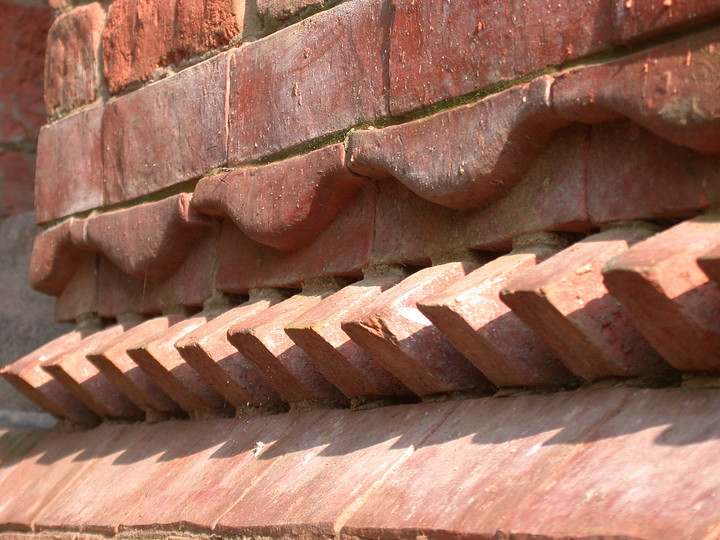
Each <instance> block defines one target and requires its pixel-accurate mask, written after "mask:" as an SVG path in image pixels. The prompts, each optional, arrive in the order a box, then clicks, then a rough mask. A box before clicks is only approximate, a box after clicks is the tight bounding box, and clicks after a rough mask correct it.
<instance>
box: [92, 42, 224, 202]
mask: <svg viewBox="0 0 720 540" xmlns="http://www.w3.org/2000/svg"><path fill="white" fill-rule="evenodd" d="M226 62H227V55H226V54H221V55H218V56H216V57H214V58H211V59H210V60H207V61H205V62H202V63H200V64H197V65H194V66H192V67H190V68H188V69H186V70H184V71H182V72H180V73H178V74H177V75H173V76H172V77H169V78H167V79H164V80H162V81H158V82H156V83H153V84H151V85H149V86H146V87H144V88H141V89H140V90H136V91H135V92H131V93H130V94H127V95H124V96H121V97H119V98H117V99H115V100H112V101H110V102H109V103H108V104H107V106H106V107H105V115H104V118H103V129H102V137H103V162H104V167H105V169H104V172H105V182H104V188H105V191H104V193H105V202H106V203H107V204H114V203H119V202H123V201H127V200H129V199H133V198H135V197H140V196H142V195H147V194H148V193H153V192H155V191H158V190H160V189H162V188H166V187H168V186H171V185H174V184H178V183H180V182H184V181H186V180H190V179H193V178H197V177H198V176H200V175H201V174H203V173H205V172H207V171H208V170H210V169H212V168H214V167H219V166H221V165H223V164H224V163H225V162H226V160H227V139H226V126H225V118H226V115H225V80H226V77H227V73H226V71H227V64H226ZM158 133H162V134H163V136H162V137H158Z"/></svg>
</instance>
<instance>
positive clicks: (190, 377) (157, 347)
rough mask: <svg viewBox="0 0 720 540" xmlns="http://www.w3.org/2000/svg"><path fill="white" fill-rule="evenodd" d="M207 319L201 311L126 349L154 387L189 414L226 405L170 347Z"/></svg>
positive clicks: (223, 407)
mask: <svg viewBox="0 0 720 540" xmlns="http://www.w3.org/2000/svg"><path fill="white" fill-rule="evenodd" d="M208 319H209V317H208V315H206V314H205V313H202V312H201V313H199V314H197V315H196V316H193V317H190V318H188V319H185V320H184V321H182V322H179V323H177V324H174V325H173V326H171V327H170V328H168V329H167V330H166V331H164V332H160V333H158V334H155V335H154V336H153V337H151V338H150V339H148V340H146V341H144V342H143V343H141V344H138V345H136V346H134V347H131V348H129V349H127V354H128V355H130V358H132V359H133V360H134V361H135V363H136V364H137V365H138V366H140V367H141V368H142V370H143V371H145V373H147V374H148V375H149V376H150V378H151V379H152V380H153V382H154V383H155V384H156V385H157V386H158V388H160V389H161V390H162V391H163V392H164V393H165V394H166V395H167V396H168V397H169V398H170V399H172V400H173V401H174V402H176V403H177V404H178V405H179V406H180V407H181V408H182V409H183V410H184V411H187V412H188V413H190V414H191V415H202V414H203V413H205V412H207V411H215V412H225V411H226V409H227V408H228V402H227V400H226V399H225V398H224V397H223V396H222V395H220V394H218V393H217V392H216V391H215V390H214V389H213V388H212V387H211V386H210V385H209V384H208V383H207V382H206V381H205V379H203V378H202V377H201V376H200V374H199V373H198V372H197V371H195V370H194V369H193V368H192V367H191V366H190V365H189V364H187V363H186V362H185V360H183V358H182V357H181V356H180V353H178V351H177V349H175V347H174V345H175V343H176V342H177V341H178V340H179V339H180V338H182V337H183V336H185V335H186V334H189V333H190V332H192V331H193V330H195V329H196V328H199V327H200V326H202V325H204V324H205V323H207V322H208Z"/></svg>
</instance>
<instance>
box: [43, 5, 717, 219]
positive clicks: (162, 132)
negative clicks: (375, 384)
mask: <svg viewBox="0 0 720 540" xmlns="http://www.w3.org/2000/svg"><path fill="white" fill-rule="evenodd" d="M435 3H437V2H434V0H432V1H431V0H427V1H425V2H419V3H413V4H412V6H414V7H413V8H412V9H415V8H417V9H420V10H422V9H425V8H428V6H429V5H430V4H435ZM605 3H606V4H609V3H610V2H605ZM533 4H537V6H535V7H538V6H541V5H542V6H545V4H549V3H548V2H546V1H545V0H542V1H541V0H537V1H535V2H533ZM601 4H602V3H597V5H594V6H593V7H591V8H587V9H591V10H593V9H600V7H599V6H600V5H601ZM583 5H584V4H583ZM421 6H425V7H424V8H423V7H421ZM113 7H114V5H113ZM78 9H80V8H78ZM83 9H90V8H89V6H83ZM98 9H99V8H98ZM409 9H411V8H410V7H409V6H404V5H402V6H401V5H398V6H395V7H394V10H395V11H393V13H394V14H395V16H394V18H393V21H394V23H398V21H399V20H400V19H401V18H402V17H401V15H400V14H401V13H403V12H407V11H408V10H409ZM428 9H429V8H428ZM438 9H439V7H438ZM457 9H459V10H465V9H475V8H466V7H459V8H457ZM488 9H491V8H488ZM492 9H494V8H492ZM538 9H540V8H539V7H538ZM553 9H555V8H554V7H553ZM112 11H113V9H111V13H112ZM567 11H569V10H567V9H564V10H563V12H564V13H565V12H567ZM389 13H390V12H389V11H388V7H387V6H386V5H385V3H384V2H383V1H381V0H374V1H373V2H359V1H358V0H350V1H347V2H343V3H341V4H340V5H338V6H335V7H333V8H332V9H328V10H326V11H323V12H321V13H318V14H317V15H315V16H313V17H310V18H308V19H306V20H304V21H301V22H300V23H298V24H295V25H292V26H290V27H288V28H285V29H283V30H280V31H278V32H276V33H274V34H271V35H269V36H267V37H265V38H263V39H259V40H256V41H253V42H251V43H247V44H245V45H244V46H242V47H240V48H237V49H231V50H228V51H225V52H222V53H219V54H218V55H216V56H214V57H212V58H210V59H208V60H206V61H204V62H200V63H198V64H195V65H192V66H190V67H188V68H187V69H185V70H183V71H181V72H179V73H177V74H175V75H173V76H171V77H168V78H166V79H163V80H160V81H157V82H154V83H152V84H149V85H147V86H145V87H143V88H140V89H138V90H135V91H133V92H130V93H128V94H125V95H121V96H118V97H115V98H113V99H110V100H109V101H108V102H107V103H106V104H104V105H102V106H97V107H94V108H91V109H88V110H84V111H81V112H78V113H76V114H73V115H71V116H68V117H65V118H63V119H62V120H60V121H58V122H55V123H53V124H51V125H49V126H46V127H45V128H43V130H42V132H41V136H40V143H39V144H40V147H39V160H38V173H37V184H38V185H37V201H38V207H37V208H38V212H37V214H38V220H39V221H40V222H43V223H44V222H47V221H52V220H55V219H58V218H61V217H64V216H67V215H69V214H71V213H75V212H79V211H87V210H91V209H93V208H98V207H102V206H105V205H112V204H116V203H123V202H127V201H130V200H134V199H137V198H139V197H142V196H145V195H148V194H150V193H157V192H162V191H163V190H165V189H168V188H169V187H170V186H174V185H176V184H179V183H183V182H187V181H190V180H195V179H197V178H199V177H201V176H203V175H210V174H211V173H212V172H213V171H214V170H215V169H217V168H218V167H225V166H228V165H229V166H230V167H238V166H243V165H248V164H253V163H257V162H259V161H263V160H268V159H275V158H277V157H281V156H283V155H286V154H288V153H305V152H306V151H307V150H308V148H311V147H314V145H318V144H321V143H323V142H327V141H329V140H340V139H341V138H342V135H343V134H346V133H347V131H348V130H349V129H351V128H357V127H358V126H365V125H367V124H374V123H377V122H378V121H381V120H383V119H384V118H387V117H388V116H392V115H394V114H395V113H396V112H397V111H394V110H393V109H392V106H389V105H388V88H387V84H388V77H389V80H390V82H391V83H392V80H393V78H394V77H400V76H401V75H400V73H401V71H402V70H393V67H392V62H391V66H390V68H389V73H391V74H392V76H388V67H387V66H386V64H385V62H384V60H383V57H384V55H385V54H386V49H387V47H388V45H387V43H386V41H387V40H388V39H389V40H390V48H391V49H392V50H395V49H394V48H393V47H392V43H393V41H392V39H393V36H395V33H394V32H393V31H390V34H389V36H390V37H388V31H389V30H388V25H389V24H390V19H391V17H390V15H389ZM573 13H575V12H574V11H573ZM580 13H582V10H578V15H575V14H574V15H573V16H581V15H580ZM687 14H688V16H690V12H688V13H687ZM68 15H69V14H65V15H63V17H66V16H68ZM488 24H489V23H488ZM553 24H555V23H553ZM540 26H542V25H540ZM417 28H423V27H422V26H419V27H417ZM569 28H572V30H573V31H574V30H576V28H574V27H569ZM358 35H362V36H363V37H362V39H359V38H357V36H358ZM413 35H414V34H413ZM450 35H451V36H452V34H450ZM586 37H587V36H586ZM413 39H415V38H413ZM718 41H720V38H719V37H718V31H717V30H716V29H714V30H708V31H705V32H702V33H697V34H693V35H691V36H689V37H688V38H687V39H685V40H683V41H675V42H671V43H668V44H662V45H658V46H656V47H654V48H649V49H647V50H643V51H641V52H635V53H634V54H631V55H629V56H624V57H618V58H616V59H613V60H608V61H605V62H603V63H599V64H596V65H592V64H591V65H584V66H582V67H579V68H575V69H572V70H570V71H566V72H563V73H561V74H559V75H557V76H556V77H551V76H549V75H544V76H540V77H538V78H537V79H535V80H533V81H532V82H529V83H523V84H517V85H515V86H512V87H510V88H508V89H505V90H502V91H499V92H496V93H494V94H492V95H490V96H488V97H486V98H485V99H481V100H479V101H475V102H474V103H471V104H469V105H463V106H460V107H456V108H453V109H450V110H444V111H442V112H439V113H437V114H435V115H433V116H430V117H428V118H424V119H421V120H416V121H410V122H405V123H402V124H399V125H394V126H392V127H387V128H384V129H376V130H360V131H352V132H351V133H350V137H349V148H348V150H349V155H350V161H349V167H350V170H351V171H354V172H358V173H359V174H362V175H365V176H371V177H382V176H388V175H389V176H394V177H396V178H397V179H399V180H400V181H401V182H403V183H404V184H405V185H406V186H407V187H409V188H410V189H411V190H413V191H414V192H416V193H418V194H419V195H420V196H421V197H423V198H425V199H427V200H429V201H431V202H435V203H438V204H441V205H444V206H449V207H452V208H476V207H478V206H482V205H485V204H487V203H488V202H490V201H493V200H496V199H498V198H500V197H502V196H503V195H505V194H506V193H507V192H508V190H509V189H510V188H511V187H512V186H513V185H515V184H516V183H517V182H519V181H520V180H521V179H522V177H523V176H524V175H525V174H526V173H527V171H528V169H529V167H530V165H531V163H532V162H533V161H534V159H535V158H536V157H537V156H538V154H539V153H540V152H541V151H542V149H543V148H544V146H545V144H546V143H547V142H548V139H549V138H551V136H552V135H553V134H554V133H556V132H557V131H558V130H560V129H562V128H563V127H564V126H567V125H569V124H570V123H573V122H581V123H589V124H596V123H598V122H605V121H610V120H617V119H621V118H630V119H631V120H633V121H634V122H636V123H638V124H639V125H641V126H643V127H644V128H646V129H647V130H649V131H650V132H652V133H654V134H656V135H658V136H659V137H660V138H662V139H665V140H668V141H670V142H672V143H675V144H677V145H680V146H682V147H687V148H690V149H693V150H696V151H698V152H702V153H712V154H717V153H718V151H719V150H720V143H719V142H718V136H717V131H718V129H717V126H716V123H717V121H716V118H717V114H716V110H715V109H716V101H717V100H716V99H715V93H716V92H715V87H714V77H713V76H712V73H714V72H715V70H716V67H715V66H716V64H717V55H716V54H714V51H715V48H716V47H717V45H718ZM423 43H424V42H423ZM532 43H533V47H534V45H535V42H534V41H533V42H532ZM564 46H565V47H570V48H572V45H571V44H569V43H565V44H564ZM414 48H415V49H417V50H420V49H422V50H424V51H425V52H427V54H428V57H432V56H433V54H434V52H432V51H430V49H431V48H432V47H429V46H428V48H422V47H421V48H420V49H418V48H417V47H414ZM400 49H402V47H400ZM549 49H550V47H547V48H543V50H544V51H548V50H549ZM459 50H463V51H465V52H466V49H459ZM402 54H403V55H404V54H410V53H409V52H408V51H405V52H402ZM463 54H464V53H463ZM413 55H415V53H413ZM391 56H392V55H391ZM495 56H496V55H485V54H481V55H479V56H475V55H473V58H483V59H485V58H489V57H492V58H495ZM515 57H517V58H533V57H534V54H522V55H517V56H514V57H513V58H515ZM422 64H423V62H421V61H420V60H419V59H418V61H417V62H416V65H417V66H420V65H422ZM543 65H544V64H543ZM423 69H424V68H423ZM435 69H437V67H436V68H435ZM430 72H433V70H430V69H427V70H425V71H423V72H422V73H423V76H425V75H427V74H428V73H430ZM450 72H452V73H455V71H454V70H450ZM457 73H463V74H465V73H467V72H466V71H463V70H460V71H458V72H457ZM526 73H527V71H523V72H522V74H526ZM413 77H415V75H413ZM85 79H87V77H83V80H85ZM431 79H432V80H438V79H439V78H438V77H437V76H435V75H433V76H432V77H431ZM413 80H415V79H413ZM443 80H444V79H443ZM463 80H466V81H470V80H472V77H465V75H463ZM328 81H331V82H328ZM490 82H497V80H496V79H494V80H488V81H487V83H490ZM473 84H475V83H473ZM421 87H422V85H419V86H415V87H414V88H421ZM347 88H352V91H351V92H348V91H347ZM389 95H390V98H389V102H390V103H391V104H392V92H390V94H389ZM689 96H692V97H689ZM448 141H454V142H453V143H450V142H448ZM68 143H70V144H69V145H68ZM68 146H70V150H69V152H70V155H68V150H67V147H68ZM78 178H82V181H78ZM230 179H233V180H232V181H233V184H235V185H239V184H238V183H240V184H242V183H243V182H247V181H248V178H247V176H246V175H245V173H244V172H242V171H241V172H235V173H230V174H229V175H228V176H227V180H228V181H230ZM258 189H260V188H258ZM268 189H270V188H268ZM300 191H301V190H300ZM231 213H233V212H231Z"/></svg>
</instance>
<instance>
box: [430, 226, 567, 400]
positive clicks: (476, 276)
mask: <svg viewBox="0 0 720 540" xmlns="http://www.w3.org/2000/svg"><path fill="white" fill-rule="evenodd" d="M521 240H522V243H519V244H517V246H516V249H513V251H512V252H511V253H509V254H508V255H504V256H501V257H498V258H497V259H495V260H493V261H490V262H488V263H486V264H484V265H482V266H481V267H480V268H478V269H477V270H473V271H472V272H470V273H469V274H468V275H467V276H465V277H464V278H462V279H460V280H459V281H457V282H455V283H453V284H452V285H450V287H448V288H447V289H445V290H444V291H442V292H440V293H439V294H436V295H434V296H430V297H427V298H423V299H421V300H420V301H419V302H418V303H417V307H418V309H419V310H420V311H421V312H422V313H423V314H424V315H425V316H426V317H427V318H428V319H430V321H432V323H433V324H434V325H435V326H436V327H437V328H438V329H439V330H440V331H441V332H442V333H443V334H444V335H445V337H447V339H448V340H449V341H450V343H452V344H453V346H454V347H455V348H456V349H457V350H458V351H460V353H462V354H463V355H464V356H465V358H467V359H468V360H470V362H472V364H473V365H474V366H475V367H476V368H477V369H479V370H480V371H481V372H482V374H483V375H485V377H487V378H488V380H490V381H491V382H492V383H493V384H495V385H497V386H534V385H562V384H564V383H566V382H568V381H571V380H572V379H573V377H572V375H571V373H570V372H569V371H568V369H567V368H566V367H565V366H564V365H563V364H562V362H560V360H558V358H557V357H556V356H555V354H554V353H553V352H552V351H551V350H550V349H548V348H547V346H546V345H545V344H544V343H543V342H542V341H541V340H540V339H539V338H538V337H537V336H536V335H535V334H534V333H533V332H532V330H530V329H529V328H528V327H527V326H526V325H525V324H524V323H523V322H522V321H521V320H520V319H519V318H518V317H517V315H515V314H514V313H513V312H512V311H510V308H508V307H507V306H506V305H505V304H504V303H503V302H502V301H501V300H500V291H501V290H502V288H503V287H505V285H507V284H508V282H510V281H512V279H513V278H514V277H515V276H516V275H521V274H522V273H523V272H525V271H527V270H528V269H530V268H533V267H534V266H536V265H537V264H538V263H540V262H542V261H543V260H545V259H547V258H548V257H550V256H552V255H554V254H555V253H557V251H558V249H559V248H560V247H561V246H562V245H563V241H562V238H559V237H557V236H555V235H547V234H545V235H532V236H530V237H526V238H523V239H521Z"/></svg>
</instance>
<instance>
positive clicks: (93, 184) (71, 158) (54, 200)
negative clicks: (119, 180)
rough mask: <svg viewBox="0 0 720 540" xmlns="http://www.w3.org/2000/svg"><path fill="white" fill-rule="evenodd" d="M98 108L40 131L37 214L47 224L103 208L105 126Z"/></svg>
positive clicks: (36, 176)
mask: <svg viewBox="0 0 720 540" xmlns="http://www.w3.org/2000/svg"><path fill="white" fill-rule="evenodd" d="M102 117H103V109H102V108H101V107H96V108H93V109H88V110H86V111H82V112H79V113H77V114H73V115H72V116H69V117H67V118H64V119H62V120H60V121H58V122H55V123H53V124H50V125H47V126H44V127H43V128H42V129H41V130H40V138H39V139H38V148H37V152H38V153H37V170H36V173H35V213H36V217H37V220H38V223H44V222H47V221H51V220H54V219H57V218H60V217H64V216H67V215H68V214H72V213H75V212H82V211H84V210H90V209H92V208H96V207H98V206H101V205H102V204H103V202H104V199H103V182H104V179H103V163H102V145H101V122H102Z"/></svg>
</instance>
